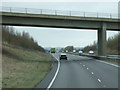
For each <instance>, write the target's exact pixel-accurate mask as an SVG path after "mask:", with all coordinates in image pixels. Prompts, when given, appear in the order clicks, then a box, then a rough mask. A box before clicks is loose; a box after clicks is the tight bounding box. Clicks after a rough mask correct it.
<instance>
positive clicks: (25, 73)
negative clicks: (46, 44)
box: [2, 45, 52, 88]
mask: <svg viewBox="0 0 120 90" xmlns="http://www.w3.org/2000/svg"><path fill="white" fill-rule="evenodd" d="M2 48H3V56H2V69H3V72H2V75H3V81H2V86H3V88H33V87H35V85H37V84H38V83H39V82H40V81H41V80H42V79H43V78H44V77H45V76H46V74H47V73H48V72H49V71H50V69H51V65H52V57H51V56H50V55H49V54H47V53H42V52H39V51H35V50H27V49H23V48H13V47H10V46H6V45H3V46H2Z"/></svg>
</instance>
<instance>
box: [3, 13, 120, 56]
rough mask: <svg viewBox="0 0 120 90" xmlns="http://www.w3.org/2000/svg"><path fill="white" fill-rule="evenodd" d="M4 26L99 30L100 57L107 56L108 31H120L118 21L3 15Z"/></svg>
mask: <svg viewBox="0 0 120 90" xmlns="http://www.w3.org/2000/svg"><path fill="white" fill-rule="evenodd" d="M1 15H2V24H3V25H14V26H35V27H52V28H73V29H94V30H98V56H106V30H112V31H120V29H119V27H118V24H119V23H120V22H119V20H118V19H110V18H90V17H75V16H60V15H36V14H23V13H5V12H4V13H2V14H1Z"/></svg>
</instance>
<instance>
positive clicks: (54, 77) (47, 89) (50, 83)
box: [46, 57, 60, 90]
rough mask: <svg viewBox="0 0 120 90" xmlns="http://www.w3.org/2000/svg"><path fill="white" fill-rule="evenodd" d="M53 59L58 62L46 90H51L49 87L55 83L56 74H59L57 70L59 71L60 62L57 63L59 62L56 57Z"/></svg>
mask: <svg viewBox="0 0 120 90" xmlns="http://www.w3.org/2000/svg"><path fill="white" fill-rule="evenodd" d="M54 58H55V59H56V60H57V61H58V67H57V70H56V73H55V75H54V77H53V79H52V81H51V82H50V84H49V85H48V87H47V89H46V90H49V89H50V88H51V86H52V84H53V82H54V81H55V79H56V76H57V74H58V72H59V69H60V62H59V60H58V59H57V58H56V57H54Z"/></svg>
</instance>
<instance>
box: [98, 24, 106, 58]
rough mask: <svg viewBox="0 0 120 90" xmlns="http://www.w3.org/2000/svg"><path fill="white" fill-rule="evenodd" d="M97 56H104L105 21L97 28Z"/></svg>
mask: <svg viewBox="0 0 120 90" xmlns="http://www.w3.org/2000/svg"><path fill="white" fill-rule="evenodd" d="M98 56H106V23H102V25H101V28H99V30H98Z"/></svg>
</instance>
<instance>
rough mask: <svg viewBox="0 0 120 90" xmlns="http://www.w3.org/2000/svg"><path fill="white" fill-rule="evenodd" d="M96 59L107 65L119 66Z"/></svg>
mask: <svg viewBox="0 0 120 90" xmlns="http://www.w3.org/2000/svg"><path fill="white" fill-rule="evenodd" d="M96 61H98V62H102V63H105V64H108V65H112V66H115V67H120V66H118V65H115V64H112V63H108V62H105V61H100V60H96Z"/></svg>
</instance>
